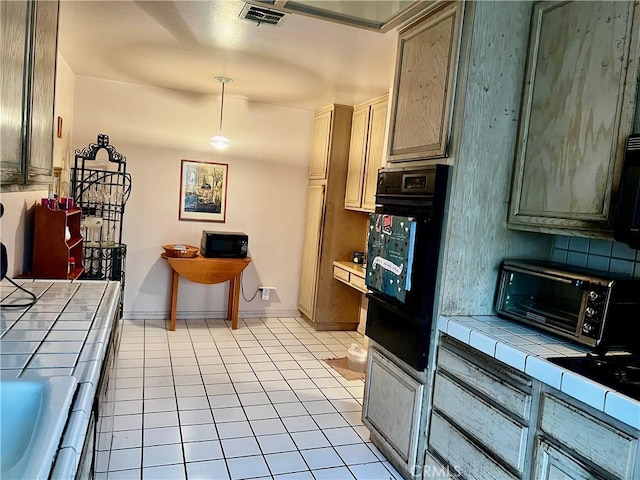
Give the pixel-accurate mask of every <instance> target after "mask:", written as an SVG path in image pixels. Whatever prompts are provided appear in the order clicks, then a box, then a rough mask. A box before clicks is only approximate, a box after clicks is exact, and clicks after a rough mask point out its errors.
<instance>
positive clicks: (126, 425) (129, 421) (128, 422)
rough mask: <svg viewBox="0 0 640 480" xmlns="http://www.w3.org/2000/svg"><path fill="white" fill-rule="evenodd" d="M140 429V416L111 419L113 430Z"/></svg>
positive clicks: (120, 416) (123, 416) (122, 416)
mask: <svg viewBox="0 0 640 480" xmlns="http://www.w3.org/2000/svg"><path fill="white" fill-rule="evenodd" d="M141 428H142V414H140V413H138V414H135V415H118V416H116V417H114V418H113V429H114V430H115V431H119V430H140V429H141Z"/></svg>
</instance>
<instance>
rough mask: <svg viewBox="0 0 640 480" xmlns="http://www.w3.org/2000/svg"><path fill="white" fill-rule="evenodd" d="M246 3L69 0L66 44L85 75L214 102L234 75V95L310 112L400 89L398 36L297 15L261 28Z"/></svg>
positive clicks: (63, 32)
mask: <svg viewBox="0 0 640 480" xmlns="http://www.w3.org/2000/svg"><path fill="white" fill-rule="evenodd" d="M364 1H367V0H364ZM370 1H372V2H375V1H376V0H370ZM244 5H245V4H244V2H243V1H241V0H210V1H128V0H127V1H71V0H63V1H62V2H61V6H60V31H59V40H58V42H59V44H58V45H59V49H60V52H61V54H62V56H63V57H64V59H65V60H66V62H67V63H68V64H69V66H70V67H71V70H72V71H73V72H74V73H75V74H76V75H84V76H90V77H98V78H104V79H109V80H116V81H122V82H128V83H134V84H141V85H149V86H156V87H162V88H169V89H173V90H177V91H181V92H188V93H190V94H193V93H195V94H207V95H219V93H220V84H219V83H218V82H217V81H216V80H215V77H216V76H227V77H231V78H232V79H233V83H231V84H229V85H227V87H226V89H225V96H229V97H233V98H237V99H244V100H246V101H250V102H258V103H266V104H271V105H280V106H287V107H293V108H300V109H306V110H316V109H318V108H321V107H324V106H326V105H328V104H330V103H333V102H336V103H344V104H349V105H356V104H358V103H362V102H364V101H367V100H369V99H371V98H373V97H374V96H377V95H380V94H382V93H385V92H386V91H388V89H389V87H390V86H391V84H392V82H393V71H394V68H395V54H396V42H397V31H396V30H395V29H394V30H391V31H389V32H387V33H384V34H381V33H378V32H372V31H367V30H362V29H359V28H355V27H349V26H345V25H341V24H337V23H332V22H329V21H324V20H319V19H314V18H310V17H306V16H302V15H297V14H293V15H289V16H288V17H287V19H286V21H285V22H284V23H282V25H281V26H278V27H273V26H270V25H260V26H257V25H256V24H254V23H251V22H249V21H247V20H243V19H240V18H239V17H238V15H239V13H240V11H241V10H242V8H243V6H244Z"/></svg>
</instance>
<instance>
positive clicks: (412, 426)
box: [362, 348, 424, 471]
mask: <svg viewBox="0 0 640 480" xmlns="http://www.w3.org/2000/svg"><path fill="white" fill-rule="evenodd" d="M366 378H367V383H366V386H365V393H364V405H363V409H362V420H363V422H364V424H365V425H366V426H367V427H369V428H371V429H375V430H376V431H378V432H380V433H381V435H382V436H383V437H384V438H385V440H386V441H387V442H389V443H390V445H391V446H392V447H393V448H394V450H395V451H396V452H397V453H398V455H399V456H400V458H402V460H403V461H404V462H406V464H407V467H408V469H409V471H413V470H412V468H413V466H414V465H415V463H416V454H417V442H418V438H417V437H418V429H419V427H420V414H421V411H422V397H423V390H424V385H422V384H421V383H419V382H417V381H416V380H414V379H413V378H412V377H411V376H409V374H407V373H405V372H403V371H402V370H401V369H400V368H399V367H398V366H396V365H395V364H394V363H393V362H391V361H390V360H388V359H386V358H385V357H384V356H383V355H382V354H381V353H379V352H378V351H377V350H374V349H372V348H370V349H369V364H368V369H367V376H366Z"/></svg>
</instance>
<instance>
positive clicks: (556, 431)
mask: <svg viewBox="0 0 640 480" xmlns="http://www.w3.org/2000/svg"><path fill="white" fill-rule="evenodd" d="M540 437H541V439H540V440H539V442H538V443H539V445H538V451H537V453H536V468H542V471H543V472H544V471H545V468H546V469H547V470H546V471H553V469H560V467H563V468H566V469H567V470H571V469H572V468H573V465H574V464H575V465H580V464H583V465H584V464H590V465H594V467H592V469H591V472H592V473H591V474H589V475H591V476H589V475H587V476H585V475H584V474H583V473H581V472H582V470H579V469H578V470H575V471H576V472H578V473H577V476H575V477H573V476H568V475H567V476H566V477H562V478H599V477H602V478H618V479H625V480H626V479H628V480H631V479H637V478H638V476H637V473H638V472H637V473H634V468H638V466H637V465H636V464H637V463H638V459H637V457H638V438H637V437H634V436H633V435H630V434H628V433H626V432H623V431H622V430H620V429H618V428H616V427H615V426H613V425H611V424H608V423H606V422H604V421H602V420H599V419H597V418H595V417H594V416H593V415H591V414H589V413H588V412H587V411H586V410H583V409H580V408H577V407H576V406H575V405H571V404H569V403H567V402H565V401H563V400H561V399H560V398H557V397H556V396H554V395H551V394H544V395H543V398H542V411H541V416H540ZM546 438H550V439H553V440H554V441H555V442H556V443H558V444H559V445H562V446H564V447H565V448H563V449H562V450H561V451H560V454H554V453H553V452H550V449H549V448H548V447H545V444H546V443H547V442H546V440H545V439H546ZM565 451H571V452H572V454H568V453H563V452H565ZM545 457H548V458H547V459H545ZM565 458H569V459H572V460H571V461H566V462H564V461H563V459H565ZM596 472H600V473H599V474H598V473H596ZM549 478H555V477H552V476H550V477H549Z"/></svg>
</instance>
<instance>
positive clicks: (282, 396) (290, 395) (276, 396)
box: [267, 390, 298, 404]
mask: <svg viewBox="0 0 640 480" xmlns="http://www.w3.org/2000/svg"><path fill="white" fill-rule="evenodd" d="M267 395H268V396H269V400H271V403H274V404H276V403H291V402H297V401H298V397H297V396H296V394H295V393H294V392H293V391H292V390H280V391H276V392H267Z"/></svg>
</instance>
